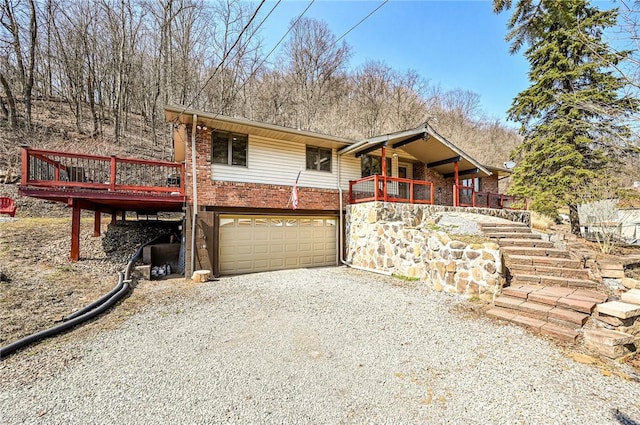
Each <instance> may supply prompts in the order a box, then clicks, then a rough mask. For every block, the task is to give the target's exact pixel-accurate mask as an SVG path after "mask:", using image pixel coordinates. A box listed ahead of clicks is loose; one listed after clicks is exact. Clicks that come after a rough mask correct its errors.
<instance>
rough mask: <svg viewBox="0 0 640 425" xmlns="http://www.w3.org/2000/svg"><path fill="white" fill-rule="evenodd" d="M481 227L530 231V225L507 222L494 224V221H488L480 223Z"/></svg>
mask: <svg viewBox="0 0 640 425" xmlns="http://www.w3.org/2000/svg"><path fill="white" fill-rule="evenodd" d="M480 226H481V227H483V228H484V227H526V228H527V229H529V225H528V224H524V223H518V222H516V221H505V222H502V223H496V222H492V221H486V222H482V223H480Z"/></svg>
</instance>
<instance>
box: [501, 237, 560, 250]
mask: <svg viewBox="0 0 640 425" xmlns="http://www.w3.org/2000/svg"><path fill="white" fill-rule="evenodd" d="M496 243H497V244H499V245H500V246H501V247H508V246H512V247H516V246H518V247H525V248H553V247H554V246H553V242H551V241H543V240H542V239H526V238H523V239H512V238H501V239H497V240H496Z"/></svg>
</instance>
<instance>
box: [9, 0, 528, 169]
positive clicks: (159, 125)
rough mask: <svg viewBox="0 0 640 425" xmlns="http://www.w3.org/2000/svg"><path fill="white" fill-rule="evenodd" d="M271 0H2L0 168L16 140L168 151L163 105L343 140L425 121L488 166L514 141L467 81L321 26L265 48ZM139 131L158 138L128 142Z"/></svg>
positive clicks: (295, 27) (163, 154) (308, 24)
mask: <svg viewBox="0 0 640 425" xmlns="http://www.w3.org/2000/svg"><path fill="white" fill-rule="evenodd" d="M275 7H278V3H265V2H261V3H259V4H258V3H255V4H251V3H248V2H244V1H239V0H216V1H204V0H161V1H151V0H93V1H84V0H43V1H35V0H3V1H2V2H1V5H0V23H1V26H0V50H1V51H2V55H0V87H1V88H0V94H1V96H0V116H1V117H2V119H1V120H0V126H2V129H3V131H2V132H1V133H0V149H1V150H0V161H2V163H0V169H2V168H7V167H9V168H10V167H15V166H16V165H17V162H16V160H17V154H18V149H17V146H18V145H21V144H29V145H32V146H50V145H51V144H54V145H55V146H57V147H59V148H64V149H69V150H77V151H91V152H101V153H102V152H103V153H118V154H123V153H125V154H126V153H128V154H141V156H149V155H153V156H155V157H159V158H163V159H168V156H170V151H169V150H168V147H169V146H170V140H169V137H170V132H169V131H168V125H167V124H165V123H164V120H163V114H162V109H163V107H164V105H166V104H168V103H171V104H180V105H185V106H188V107H191V108H196V109H201V110H206V111H209V112H215V113H220V114H224V115H230V116H241V117H246V118H249V119H253V120H257V121H263V122H269V123H274V124H279V125H284V126H289V127H294V128H300V129H305V130H312V131H318V132H322V133H329V134H333V135H338V136H343V137H349V138H354V139H360V138H362V137H367V136H372V135H376V134H382V133H386V132H392V131H398V130H403V129H407V128H412V127H415V126H417V125H419V124H421V123H423V122H425V121H429V123H430V124H431V125H433V126H434V127H435V128H436V129H437V130H438V131H439V132H441V133H442V134H443V135H445V136H446V137H448V138H449V139H450V140H452V141H453V142H454V143H456V144H457V145H458V146H460V147H461V148H462V149H463V150H465V151H466V152H467V153H469V154H471V155H473V156H475V157H476V158H478V159H479V160H480V161H482V162H484V163H486V164H489V165H502V163H503V162H504V161H505V160H507V158H508V155H509V152H510V151H511V149H512V148H513V147H514V146H515V145H516V144H517V143H518V142H519V137H518V136H517V134H516V133H515V132H514V131H513V130H511V129H509V128H507V127H506V126H505V125H503V124H502V123H501V122H500V121H499V120H498V119H495V118H492V119H490V118H487V117H485V116H484V114H483V112H482V105H481V104H480V98H479V95H477V94H476V93H473V92H472V91H469V90H465V89H458V90H453V91H443V90H442V89H440V88H439V86H438V83H437V82H431V81H429V79H428V78H429V76H428V75H419V74H417V73H416V72H415V71H412V70H396V69H393V68H391V67H390V66H389V65H387V64H386V63H385V62H384V61H382V60H371V61H369V62H367V63H365V64H363V65H360V66H353V65H352V64H351V63H350V58H351V54H352V53H353V52H352V48H351V47H350V46H349V45H348V43H347V42H346V41H345V40H344V39H341V38H340V37H341V36H338V35H336V34H334V33H333V32H332V31H331V29H330V28H329V27H328V25H327V24H326V23H325V22H322V21H318V20H315V19H313V18H308V17H304V16H301V17H300V18H299V19H298V20H294V21H292V22H291V28H290V32H288V33H287V34H286V35H283V38H282V43H280V44H278V45H277V46H275V47H274V46H265V45H264V44H263V42H262V41H261V37H260V33H261V30H262V28H263V25H264V23H265V22H267V23H268V21H269V13H270V10H272V8H275ZM280 7H283V6H280ZM141 140H145V141H146V143H149V145H150V146H155V147H156V148H154V149H141V150H138V149H136V148H134V147H132V145H133V144H136V143H139V142H140V141H141ZM140 151H142V152H140Z"/></svg>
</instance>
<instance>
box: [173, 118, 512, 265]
mask: <svg viewBox="0 0 640 425" xmlns="http://www.w3.org/2000/svg"><path fill="white" fill-rule="evenodd" d="M165 118H166V121H167V122H169V123H173V125H174V152H175V160H176V161H177V162H182V161H184V168H185V179H186V184H185V192H186V222H185V226H184V229H185V233H186V241H187V243H186V263H187V264H186V270H187V274H189V273H191V271H192V270H195V269H209V270H212V272H213V273H214V275H227V274H239V273H249V272H257V271H268V270H278V269H287V268H298V267H316V266H328V265H336V264H338V263H339V262H340V257H341V255H340V253H341V252H344V247H343V246H342V245H343V244H342V241H341V239H342V231H343V227H344V223H343V214H342V212H343V211H344V209H345V207H346V206H347V205H349V204H356V203H363V202H405V203H415V204H430V205H446V206H452V207H477V208H509V207H513V206H520V205H513V202H514V199H513V198H512V197H506V196H505V195H501V194H499V193H498V179H499V178H502V177H504V176H505V175H508V174H509V173H510V171H509V170H507V169H502V168H495V167H486V166H484V165H482V164H480V163H479V162H478V161H476V160H475V159H473V158H472V157H471V156H469V155H467V154H466V153H464V152H463V151H462V150H460V149H459V148H458V147H456V146H455V145H454V144H453V143H451V142H449V141H448V140H447V139H445V138H444V137H443V136H441V135H440V134H438V133H437V132H436V131H435V129H433V128H432V127H431V126H430V125H428V124H423V125H421V126H419V127H417V128H414V129H410V130H405V131H399V132H396V133H391V134H385V135H381V136H377V137H372V138H369V139H365V140H361V141H354V140H349V139H344V138H340V137H335V136H330V135H326V134H319V133H314V132H309V131H303V130H296V129H292V128H286V127H282V126H277V125H272V124H266V123H260V122H255V121H251V120H248V119H244V118H232V117H227V116H222V115H220V114H215V113H207V112H203V111H196V110H191V109H185V108H184V107H182V106H167V107H165ZM194 176H195V178H194ZM296 190H297V191H296ZM294 192H296V193H297V196H292V195H293V194H294ZM294 198H297V202H295V199H294ZM522 206H524V205H522ZM193 235H195V237H193Z"/></svg>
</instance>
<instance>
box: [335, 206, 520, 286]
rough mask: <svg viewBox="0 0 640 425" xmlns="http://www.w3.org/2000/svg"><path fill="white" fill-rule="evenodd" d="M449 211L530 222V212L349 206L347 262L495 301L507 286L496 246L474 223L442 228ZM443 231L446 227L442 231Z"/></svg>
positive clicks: (434, 207)
mask: <svg viewBox="0 0 640 425" xmlns="http://www.w3.org/2000/svg"><path fill="white" fill-rule="evenodd" d="M447 213H454V214H455V213H476V214H485V215H490V216H494V217H501V218H506V219H509V220H512V221H517V222H522V223H527V224H529V222H530V215H529V213H528V212H526V211H508V210H493V209H486V208H455V207H447V206H434V205H411V204H400V203H384V202H370V203H363V204H356V205H349V206H348V207H347V219H346V223H347V229H346V238H345V241H346V245H347V246H346V259H347V261H348V262H350V263H351V264H353V265H354V266H358V267H366V268H370V269H374V270H380V271H387V272H391V273H393V274H396V275H401V276H406V277H410V278H419V279H424V280H426V281H428V282H429V284H430V285H431V286H432V287H433V288H434V289H436V290H439V291H440V290H444V291H447V292H455V293H460V294H465V295H468V296H482V297H493V296H494V295H495V294H497V293H498V292H499V290H500V287H501V285H502V282H503V274H502V270H503V266H502V260H501V254H500V250H499V247H498V245H497V244H495V243H493V242H489V241H485V240H484V239H483V238H482V237H481V236H480V231H479V229H478V228H477V225H476V223H475V222H472V221H470V220H469V222H470V223H469V224H468V225H465V226H463V229H462V230H464V234H456V232H460V227H459V226H452V227H450V228H446V226H440V225H438V223H437V222H438V219H439V218H440V217H442V216H443V215H444V214H447ZM443 227H444V228H443Z"/></svg>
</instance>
